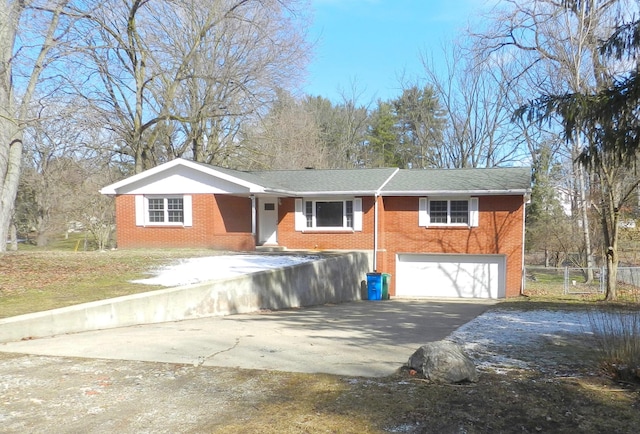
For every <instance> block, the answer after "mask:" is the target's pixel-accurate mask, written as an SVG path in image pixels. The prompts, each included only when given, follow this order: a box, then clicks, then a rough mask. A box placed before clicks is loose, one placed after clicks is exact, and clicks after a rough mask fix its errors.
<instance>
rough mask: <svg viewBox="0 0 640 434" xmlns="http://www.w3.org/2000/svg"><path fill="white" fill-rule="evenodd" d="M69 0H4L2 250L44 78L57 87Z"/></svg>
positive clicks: (0, 16)
mask: <svg viewBox="0 0 640 434" xmlns="http://www.w3.org/2000/svg"><path fill="white" fill-rule="evenodd" d="M67 4H68V1H64V0H59V1H53V0H52V1H42V2H37V1H35V0H34V1H17V0H3V1H2V2H0V252H2V251H5V250H6V247H7V245H6V239H7V233H8V230H9V224H10V220H11V216H12V210H13V205H14V201H15V197H16V193H17V190H18V184H19V181H20V168H21V162H22V149H23V140H24V131H25V128H26V126H27V125H29V123H30V119H29V113H30V109H31V106H32V103H33V102H34V98H35V96H36V93H37V91H38V87H39V86H42V84H43V79H44V78H46V79H48V80H47V84H46V85H47V90H46V91H47V92H53V91H54V90H55V84H54V82H55V80H54V78H55V76H53V75H51V76H47V68H49V69H51V68H53V66H54V65H55V61H56V57H57V56H60V53H59V52H57V48H58V45H59V43H60V42H61V41H63V40H64V37H65V34H66V31H67V30H68V27H69V26H70V25H71V23H70V21H69V20H68V19H65V17H63V15H62V12H63V11H64V9H65V7H66V6H67Z"/></svg>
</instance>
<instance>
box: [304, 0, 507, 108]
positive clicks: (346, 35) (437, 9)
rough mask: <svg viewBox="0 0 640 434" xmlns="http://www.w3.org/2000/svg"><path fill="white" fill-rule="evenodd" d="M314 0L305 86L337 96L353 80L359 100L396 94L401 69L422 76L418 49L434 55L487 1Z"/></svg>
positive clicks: (313, 92)
mask: <svg viewBox="0 0 640 434" xmlns="http://www.w3.org/2000/svg"><path fill="white" fill-rule="evenodd" d="M489 3H491V2H489ZM493 3H495V0H493ZM312 5H313V8H314V10H315V12H314V17H315V20H314V25H313V27H312V28H311V29H310V37H311V38H312V40H317V41H318V42H317V46H316V48H315V56H314V58H313V60H312V62H311V64H310V66H309V75H308V79H307V86H306V87H305V88H304V91H305V92H306V93H307V94H311V95H313V96H317V95H321V96H323V97H325V98H329V99H331V100H332V101H334V102H338V101H340V100H341V97H340V89H342V90H343V91H345V92H346V94H347V95H349V96H351V87H352V83H356V88H357V89H358V90H359V91H360V92H362V95H361V96H360V97H359V98H358V100H357V102H358V103H360V104H367V103H368V102H370V101H371V100H376V99H378V98H380V99H382V100H387V99H391V98H395V97H397V96H399V95H400V92H401V91H400V76H401V75H402V73H403V72H404V73H405V74H406V75H408V76H409V77H416V76H417V77H420V76H421V75H420V73H421V71H422V70H423V67H422V63H421V60H420V53H425V51H428V52H429V53H431V54H433V55H437V54H438V52H440V51H441V49H440V47H441V46H442V44H443V43H445V42H447V41H451V40H453V39H454V38H457V37H459V36H460V34H461V32H460V29H464V28H465V27H466V26H467V24H468V22H469V20H470V19H474V18H475V17H477V16H478V15H479V11H480V10H481V9H482V8H486V7H487V6H486V0H313V1H312ZM436 59H437V57H436Z"/></svg>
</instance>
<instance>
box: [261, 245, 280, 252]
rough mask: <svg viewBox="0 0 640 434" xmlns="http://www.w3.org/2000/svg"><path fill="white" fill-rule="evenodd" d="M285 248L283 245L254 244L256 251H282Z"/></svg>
mask: <svg viewBox="0 0 640 434" xmlns="http://www.w3.org/2000/svg"><path fill="white" fill-rule="evenodd" d="M285 250H287V248H286V247H285V246H273V245H271V246H269V245H263V246H256V251H257V252H284V251H285Z"/></svg>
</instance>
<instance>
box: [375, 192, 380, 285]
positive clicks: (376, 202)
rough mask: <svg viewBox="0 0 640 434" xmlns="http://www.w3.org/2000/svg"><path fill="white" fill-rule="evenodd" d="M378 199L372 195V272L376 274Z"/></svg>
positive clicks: (376, 195) (376, 194)
mask: <svg viewBox="0 0 640 434" xmlns="http://www.w3.org/2000/svg"><path fill="white" fill-rule="evenodd" d="M378 197H380V195H379V194H378V193H377V192H376V193H375V194H374V195H373V272H374V273H377V272H378Z"/></svg>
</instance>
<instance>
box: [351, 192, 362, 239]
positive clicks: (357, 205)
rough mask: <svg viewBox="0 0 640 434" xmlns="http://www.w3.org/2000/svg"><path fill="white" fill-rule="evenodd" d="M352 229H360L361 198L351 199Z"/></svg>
mask: <svg viewBox="0 0 640 434" xmlns="http://www.w3.org/2000/svg"><path fill="white" fill-rule="evenodd" d="M353 230H354V231H362V198H360V197H357V198H355V199H353Z"/></svg>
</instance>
